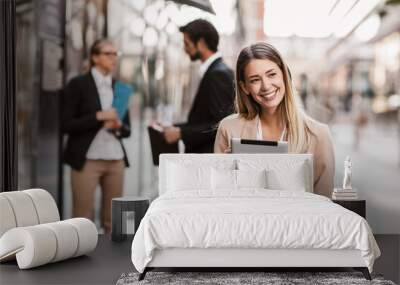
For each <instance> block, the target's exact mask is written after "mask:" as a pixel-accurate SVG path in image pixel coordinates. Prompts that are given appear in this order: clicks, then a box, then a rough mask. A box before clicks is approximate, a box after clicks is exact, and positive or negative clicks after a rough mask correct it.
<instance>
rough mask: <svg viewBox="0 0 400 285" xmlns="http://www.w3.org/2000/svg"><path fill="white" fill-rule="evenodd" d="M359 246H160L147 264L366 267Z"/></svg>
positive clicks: (170, 265)
mask: <svg viewBox="0 0 400 285" xmlns="http://www.w3.org/2000/svg"><path fill="white" fill-rule="evenodd" d="M366 266H367V265H366V264H365V261H364V260H363V258H362V257H361V252H360V251H359V250H331V249H239V248H232V249H229V248H223V249H214V248H209V249H197V248H185V249H183V248H170V249H163V250H160V249H156V250H155V251H154V256H153V259H152V260H151V261H150V262H149V263H148V264H147V267H366Z"/></svg>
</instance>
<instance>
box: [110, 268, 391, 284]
mask: <svg viewBox="0 0 400 285" xmlns="http://www.w3.org/2000/svg"><path fill="white" fill-rule="evenodd" d="M138 276H139V273H126V274H122V275H121V277H120V278H119V279H118V281H117V285H134V284H140V285H144V284H157V285H163V284H172V285H178V284H179V285H186V284H213V285H218V284H221V285H231V284H238V285H239V284H240V285H242V284H252V285H253V284H268V285H278V284H279V285H297V284H321V285H322V284H324V285H345V284H355V285H358V284H368V285H371V284H374V285H375V284H377V285H378V284H379V285H395V283H393V282H392V281H389V280H384V279H383V277H382V276H381V275H374V274H372V278H373V279H372V281H368V280H366V279H365V278H364V276H363V275H362V273H360V272H154V271H153V272H148V273H147V274H146V277H145V279H144V280H142V281H138Z"/></svg>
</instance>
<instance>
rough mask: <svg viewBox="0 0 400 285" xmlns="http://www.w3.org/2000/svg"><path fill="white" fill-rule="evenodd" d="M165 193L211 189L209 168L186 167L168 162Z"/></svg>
mask: <svg viewBox="0 0 400 285" xmlns="http://www.w3.org/2000/svg"><path fill="white" fill-rule="evenodd" d="M167 167H168V170H167V173H168V177H167V191H186V190H201V189H210V188H211V173H210V171H211V168H210V167H206V166H193V165H190V166H187V165H184V164H178V163H173V162H169V163H168V165H167Z"/></svg>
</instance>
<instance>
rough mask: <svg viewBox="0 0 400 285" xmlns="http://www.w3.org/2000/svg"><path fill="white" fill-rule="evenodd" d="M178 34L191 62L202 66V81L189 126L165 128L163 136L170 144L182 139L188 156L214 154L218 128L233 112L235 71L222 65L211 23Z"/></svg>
mask: <svg viewBox="0 0 400 285" xmlns="http://www.w3.org/2000/svg"><path fill="white" fill-rule="evenodd" d="M179 30H180V31H181V32H182V33H183V40H184V46H185V52H186V53H187V54H188V55H189V56H190V59H191V60H192V61H195V60H198V59H199V60H200V61H201V62H202V65H201V67H200V75H201V76H202V79H201V82H200V85H199V88H198V90H197V93H196V96H195V99H194V102H193V105H192V107H191V110H190V113H189V117H188V121H187V123H184V124H178V125H175V126H173V127H169V128H165V129H164V136H165V139H166V141H167V142H168V143H171V144H172V143H176V142H178V141H179V140H180V139H181V140H182V141H183V142H184V144H185V152H187V153H212V152H213V149H214V140H215V135H216V130H217V124H218V123H219V122H220V121H221V119H223V118H224V117H226V116H227V115H230V114H231V113H232V112H233V110H234V103H233V102H234V89H233V88H234V84H233V80H234V76H233V71H232V70H231V69H230V68H229V67H228V66H227V65H226V64H225V63H224V62H223V61H222V58H221V55H220V53H219V52H218V42H219V35H218V32H217V30H216V29H215V27H214V26H213V25H212V24H211V23H209V22H208V21H206V20H202V19H198V20H194V21H192V22H190V23H188V24H187V25H185V26H183V27H180V29H179Z"/></svg>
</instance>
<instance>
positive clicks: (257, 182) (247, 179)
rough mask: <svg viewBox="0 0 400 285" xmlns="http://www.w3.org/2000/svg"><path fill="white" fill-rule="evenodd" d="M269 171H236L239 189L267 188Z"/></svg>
mask: <svg viewBox="0 0 400 285" xmlns="http://www.w3.org/2000/svg"><path fill="white" fill-rule="evenodd" d="M266 174H267V171H266V170H265V169H263V170H240V169H239V170H236V181H237V188H239V189H240V188H267V175H266Z"/></svg>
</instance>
